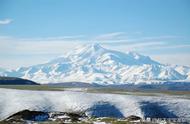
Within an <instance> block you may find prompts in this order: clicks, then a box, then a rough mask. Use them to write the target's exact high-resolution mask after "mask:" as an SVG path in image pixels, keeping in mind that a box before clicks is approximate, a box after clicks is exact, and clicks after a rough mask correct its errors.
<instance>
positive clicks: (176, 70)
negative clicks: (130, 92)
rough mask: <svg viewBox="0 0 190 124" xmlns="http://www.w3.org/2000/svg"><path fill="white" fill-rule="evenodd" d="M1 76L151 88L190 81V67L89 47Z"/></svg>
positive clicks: (6, 72)
mask: <svg viewBox="0 0 190 124" xmlns="http://www.w3.org/2000/svg"><path fill="white" fill-rule="evenodd" d="M0 75H3V76H14V77H21V78H25V79H30V80H33V81H36V82H40V83H50V82H51V83H52V82H53V83H59V82H87V83H97V84H101V85H113V84H116V85H118V84H140V83H147V84H151V83H161V82H167V81H176V80H177V81H178V80H182V81H185V80H189V79H190V78H189V77H190V67H186V66H170V65H164V64H161V63H159V62H156V61H154V60H152V59H151V58H150V57H149V56H144V55H141V54H138V53H136V52H127V53H122V52H120V51H115V50H109V49H106V48H103V47H102V46H101V45H99V44H90V45H84V46H82V47H79V48H77V49H74V50H73V51H71V52H69V53H68V54H66V55H65V56H61V57H58V58H55V59H53V60H50V61H48V62H47V63H44V64H38V65H33V66H29V67H21V68H18V69H16V70H12V71H4V72H0Z"/></svg>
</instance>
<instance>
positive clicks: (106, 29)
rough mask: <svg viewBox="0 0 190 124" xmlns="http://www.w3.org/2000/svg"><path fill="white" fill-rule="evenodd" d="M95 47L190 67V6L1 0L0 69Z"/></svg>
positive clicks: (151, 0) (126, 0)
mask: <svg viewBox="0 0 190 124" xmlns="http://www.w3.org/2000/svg"><path fill="white" fill-rule="evenodd" d="M94 42H98V43H100V44H102V45H103V46H105V47H106V48H111V49H116V50H120V51H123V52H126V51H128V50H132V51H136V52H139V53H141V54H145V55H149V56H151V57H152V58H153V59H156V60H158V61H160V62H163V63H170V64H183V65H190V57H189V56H190V1H189V0H56V1H55V0H0V61H1V62H0V67H6V68H16V67H19V66H28V65H31V64H37V63H41V62H44V61H47V60H49V59H51V58H55V57H56V56H59V55H62V54H65V53H66V52H67V51H69V50H71V49H72V48H73V47H74V46H77V45H80V44H86V43H88V44H89V43H94ZM50 49H51V50H50ZM179 58H180V59H179ZM32 60H35V61H32Z"/></svg>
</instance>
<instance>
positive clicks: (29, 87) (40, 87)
mask: <svg viewBox="0 0 190 124" xmlns="http://www.w3.org/2000/svg"><path fill="white" fill-rule="evenodd" d="M0 88H7V89H19V90H39V91H63V90H64V88H63V87H59V86H48V85H0Z"/></svg>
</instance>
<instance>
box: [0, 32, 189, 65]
mask: <svg viewBox="0 0 190 124" xmlns="http://www.w3.org/2000/svg"><path fill="white" fill-rule="evenodd" d="M96 38H102V39H104V40H98V41H99V42H97V43H100V44H102V45H103V47H106V48H110V49H115V50H118V51H123V52H127V51H136V52H139V53H140V54H145V55H149V56H150V57H152V56H153V58H155V59H156V60H159V61H160V62H161V63H162V62H163V63H171V64H185V65H190V63H189V62H190V61H189V60H190V58H189V57H188V56H189V53H188V51H187V52H186V53H185V52H184V53H180V50H181V49H184V48H185V49H188V48H190V44H180V45H176V44H170V45H168V42H165V40H164V39H169V38H173V36H171V37H170V36H159V37H144V38H143V37H141V38H137V39H129V38H127V37H126V33H124V32H115V33H109V34H103V35H99V36H97V37H96ZM92 39H94V37H91V38H89V37H88V38H87V37H86V36H84V35H76V36H60V37H46V38H25V39H23V38H13V37H8V36H0V66H4V67H13V66H14V68H15V67H19V66H22V65H32V64H36V63H42V62H44V60H50V59H52V58H53V57H57V56H60V55H65V53H67V52H69V51H71V50H72V49H74V48H75V47H77V46H78V45H81V44H86V43H88V44H89V43H92V41H93V40H92ZM110 39H112V40H110ZM114 39H115V40H114ZM117 39H118V40H117ZM161 39H163V41H162V40H161ZM163 49H168V50H169V51H170V49H176V51H177V52H178V51H179V53H178V54H177V55H172V54H171V55H170V54H169V53H167V51H166V53H164V54H163V53H162V54H160V53H157V54H156V55H155V53H154V52H155V51H156V52H157V51H162V50H163ZM164 52H165V51H164ZM170 53H171V52H170ZM180 57H181V58H182V59H180V60H178V61H177V58H180ZM33 60H35V61H33Z"/></svg>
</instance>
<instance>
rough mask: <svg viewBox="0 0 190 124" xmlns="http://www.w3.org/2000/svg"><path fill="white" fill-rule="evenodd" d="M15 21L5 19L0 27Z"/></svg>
mask: <svg viewBox="0 0 190 124" xmlns="http://www.w3.org/2000/svg"><path fill="white" fill-rule="evenodd" d="M12 21H13V20H12V19H3V20H0V25H7V24H10V23H11V22H12Z"/></svg>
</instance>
